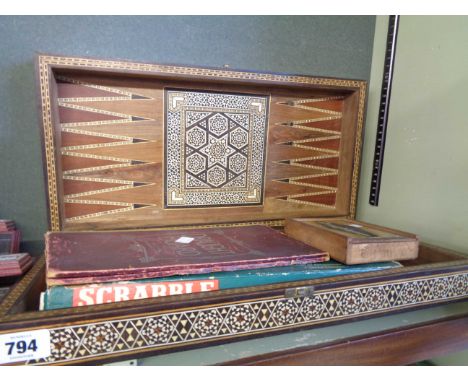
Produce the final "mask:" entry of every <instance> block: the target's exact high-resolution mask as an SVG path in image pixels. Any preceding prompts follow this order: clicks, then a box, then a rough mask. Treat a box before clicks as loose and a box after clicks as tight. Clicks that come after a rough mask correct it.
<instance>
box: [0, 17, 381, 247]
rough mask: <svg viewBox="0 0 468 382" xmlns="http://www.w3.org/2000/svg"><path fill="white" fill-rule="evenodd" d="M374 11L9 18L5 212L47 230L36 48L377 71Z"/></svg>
mask: <svg viewBox="0 0 468 382" xmlns="http://www.w3.org/2000/svg"><path fill="white" fill-rule="evenodd" d="M374 24H375V17H374V16H299V17H298V16H279V17H276V16H275V17H271V16H268V17H262V16H258V17H257V16H256V17H244V16H242V17H240V16H238V17H222V16H219V17H218V16H207V17H198V16H197V17H183V16H175V17H163V16H161V17H159V16H158V17H152V16H151V17H149V16H147V17H135V16H131V17H127V16H125V17H114V16H112V17H110V16H109V17H63V16H59V17H50V16H47V17H37V16H33V17H0V36H1V38H0V52H2V58H1V60H0V73H1V76H0V163H1V165H0V217H1V218H8V219H15V220H16V221H17V223H18V225H19V227H20V228H21V230H22V231H23V233H24V239H25V241H24V242H23V244H24V245H23V249H24V250H30V251H39V250H40V249H41V248H42V237H43V234H44V233H45V231H46V230H47V217H46V216H47V215H46V207H45V192H44V182H43V176H42V163H41V162H42V158H41V142H40V138H39V127H38V118H37V110H36V98H35V81H34V67H33V59H34V54H35V52H38V51H39V52H46V53H55V54H62V55H76V56H90V57H98V58H114V59H128V60H140V61H148V62H158V63H175V64H185V65H199V66H212V67H222V66H223V65H225V64H228V65H229V66H230V67H231V68H233V69H248V70H258V71H274V72H288V73H300V74H311V75H318V76H333V77H347V78H356V79H368V78H369V74H370V67H371V57H372V41H373V37H374Z"/></svg>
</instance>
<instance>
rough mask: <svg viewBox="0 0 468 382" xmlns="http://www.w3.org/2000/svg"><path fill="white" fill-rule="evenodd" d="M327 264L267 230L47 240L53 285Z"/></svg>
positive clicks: (74, 235)
mask: <svg viewBox="0 0 468 382" xmlns="http://www.w3.org/2000/svg"><path fill="white" fill-rule="evenodd" d="M327 260H329V256H328V254H327V253H325V252H323V251H321V250H318V249H316V248H313V247H311V246H309V245H307V244H304V243H301V242H299V241H297V240H295V239H291V238H289V237H287V236H286V235H284V234H283V233H281V232H279V231H276V230H274V229H272V228H269V227H265V226H249V227H229V228H206V229H187V230H161V231H120V232H118V231H114V232H49V233H48V234H46V262H47V279H48V284H49V285H66V284H88V283H96V282H107V281H123V280H134V279H142V278H153V277H165V276H171V275H187V274H200V273H209V272H221V271H235V270H241V269H257V268H268V267H274V266H286V265H293V264H307V263H314V262H322V261H327Z"/></svg>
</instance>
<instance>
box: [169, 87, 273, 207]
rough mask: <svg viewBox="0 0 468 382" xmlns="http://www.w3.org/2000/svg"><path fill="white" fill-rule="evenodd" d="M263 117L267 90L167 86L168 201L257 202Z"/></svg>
mask: <svg viewBox="0 0 468 382" xmlns="http://www.w3.org/2000/svg"><path fill="white" fill-rule="evenodd" d="M267 119H268V97H267V96H259V95H250V94H228V93H213V92H199V91H185V90H166V134H165V136H166V185H165V187H166V189H165V191H166V196H165V198H166V200H165V205H166V207H167V208H172V207H210V206H211V207H213V206H223V205H256V204H261V203H262V201H263V200H262V198H263V184H264V181H263V177H264V168H265V145H266V131H267V122H268V121H267Z"/></svg>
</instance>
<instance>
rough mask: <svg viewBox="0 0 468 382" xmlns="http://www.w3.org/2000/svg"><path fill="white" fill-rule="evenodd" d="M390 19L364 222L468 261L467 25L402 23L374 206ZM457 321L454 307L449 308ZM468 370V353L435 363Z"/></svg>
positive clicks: (374, 88)
mask: <svg viewBox="0 0 468 382" xmlns="http://www.w3.org/2000/svg"><path fill="white" fill-rule="evenodd" d="M387 28H388V18H387V17H385V16H379V17H377V20H376V29H375V39H374V51H373V58H372V71H371V80H370V89H369V98H368V104H367V107H368V109H367V121H366V127H365V128H366V137H365V141H364V148H363V161H362V167H361V182H360V189H359V199H358V209H357V217H358V219H361V220H364V221H369V222H372V223H376V224H382V225H386V226H390V227H395V228H400V229H403V230H407V231H410V232H414V233H417V234H419V235H420V237H421V239H422V240H423V241H426V242H428V243H431V244H434V245H439V246H444V247H447V248H451V249H454V250H459V251H462V252H464V253H468V102H467V96H466V89H467V86H468V17H440V16H438V17H429V16H422V17H413V16H403V17H401V18H400V28H399V33H398V42H397V51H396V59H395V71H394V80H393V87H392V96H391V105H390V114H389V120H388V131H387V143H386V150H385V159H384V167H383V179H382V186H381V193H380V201H379V206H378V207H373V206H371V205H370V204H369V203H368V199H369V188H370V176H371V170H372V161H373V155H374V144H375V134H376V127H377V116H378V107H379V100H380V89H381V84H382V71H383V62H384V55H385V43H386V36H387ZM446 311H447V314H454V313H455V312H454V311H453V305H448V306H447V307H446ZM432 362H433V363H434V364H438V365H468V351H465V352H461V353H457V354H452V355H448V356H445V357H440V358H437V359H434V360H432Z"/></svg>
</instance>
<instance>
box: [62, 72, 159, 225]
mask: <svg viewBox="0 0 468 382" xmlns="http://www.w3.org/2000/svg"><path fill="white" fill-rule="evenodd" d="M57 80H58V85H57V86H58V93H59V98H58V102H57V105H58V108H59V119H60V128H61V134H62V147H61V148H60V153H61V158H62V169H63V171H62V181H63V185H64V189H65V194H64V199H63V202H64V204H65V219H66V221H77V220H83V219H87V218H96V217H100V216H104V215H109V214H116V213H122V212H127V211H132V210H135V209H138V208H144V207H149V206H152V205H153V203H151V202H146V203H144V202H143V203H142V202H136V201H133V200H131V197H130V199H129V197H128V195H126V194H125V191H129V192H130V193H135V192H136V194H138V189H140V188H144V187H148V186H152V185H153V184H154V183H151V182H139V181H134V180H132V179H122V177H119V178H118V179H115V178H113V177H112V176H111V175H106V171H107V174H108V171H109V170H113V171H118V170H119V169H120V170H122V171H127V170H128V169H131V168H134V167H136V168H138V166H141V165H145V164H151V163H152V162H151V161H147V160H138V159H135V158H133V157H132V156H133V155H134V153H135V151H136V150H138V147H139V146H138V145H141V144H145V143H150V142H151V141H150V140H148V139H142V138H139V137H135V136H133V135H132V131H134V130H131V128H132V126H135V125H136V126H137V125H138V123H140V122H141V121H151V119H150V118H147V117H142V116H139V115H133V114H126V113H123V112H116V111H112V110H107V109H106V105H109V101H111V102H114V101H119V102H120V103H121V104H122V105H126V107H125V109H127V110H130V109H131V104H132V102H134V101H137V102H141V101H142V100H143V101H144V100H147V101H151V100H152V98H151V97H149V96H144V95H141V94H136V93H134V92H133V91H130V90H129V89H124V88H113V87H109V86H103V85H98V84H93V83H90V82H87V81H83V80H81V79H79V80H78V79H74V78H69V77H65V76H57ZM90 105H91V106H90ZM113 125H118V126H120V127H119V129H109V131H112V133H110V132H103V129H104V130H105V129H106V127H107V126H113ZM114 130H115V131H117V132H118V133H115V132H114ZM120 148H122V150H119V149H120ZM112 150H119V151H112ZM112 152H115V153H117V154H112ZM109 153H110V154H109ZM118 195H122V198H121V199H119V196H118ZM106 197H108V198H106ZM138 199H141V197H140V198H138Z"/></svg>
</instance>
